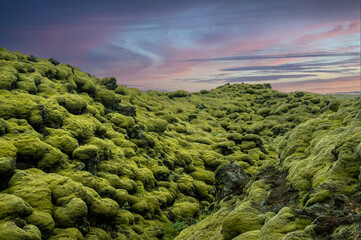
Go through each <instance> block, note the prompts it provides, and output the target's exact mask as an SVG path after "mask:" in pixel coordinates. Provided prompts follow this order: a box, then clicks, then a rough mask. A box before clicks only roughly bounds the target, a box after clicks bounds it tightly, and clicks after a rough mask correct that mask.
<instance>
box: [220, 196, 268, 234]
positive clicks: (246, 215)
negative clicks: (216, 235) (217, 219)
mask: <svg viewBox="0 0 361 240" xmlns="http://www.w3.org/2000/svg"><path fill="white" fill-rule="evenodd" d="M259 214H260V212H259V211H258V210H256V209H254V208H253V207H252V204H251V203H250V202H245V203H243V204H241V205H240V206H238V207H237V208H236V209H235V210H233V211H232V212H231V213H230V214H229V215H228V216H227V218H226V219H225V220H224V221H223V224H222V227H223V237H224V239H226V240H227V239H233V238H234V237H236V236H238V235H239V234H242V233H245V232H248V231H253V230H259V229H261V227H262V223H261V222H260V220H259V219H258V215H259Z"/></svg>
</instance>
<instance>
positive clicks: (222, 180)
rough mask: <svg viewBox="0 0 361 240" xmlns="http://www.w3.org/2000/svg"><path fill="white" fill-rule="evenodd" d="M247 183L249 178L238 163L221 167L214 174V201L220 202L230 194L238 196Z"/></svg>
mask: <svg viewBox="0 0 361 240" xmlns="http://www.w3.org/2000/svg"><path fill="white" fill-rule="evenodd" d="M249 181H250V177H249V176H248V175H247V174H246V173H245V171H243V169H242V167H241V166H240V165H239V164H238V163H236V162H232V163H230V164H228V165H225V166H222V167H221V168H220V169H218V170H217V171H216V173H215V181H214V185H215V187H216V199H217V200H218V201H220V200H221V199H223V198H225V197H227V196H229V195H231V194H240V193H241V192H242V189H243V188H244V187H245V186H246V185H247V183H248V182H249Z"/></svg>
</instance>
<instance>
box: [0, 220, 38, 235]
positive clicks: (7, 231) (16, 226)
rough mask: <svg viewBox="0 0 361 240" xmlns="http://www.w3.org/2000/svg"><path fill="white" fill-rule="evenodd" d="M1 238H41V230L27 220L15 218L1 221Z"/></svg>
mask: <svg viewBox="0 0 361 240" xmlns="http://www.w3.org/2000/svg"><path fill="white" fill-rule="evenodd" d="M0 239H1V240H41V232H40V230H39V229H38V228H37V227H36V226H34V225H31V224H26V222H25V221H23V220H21V219H19V220H13V221H4V222H0Z"/></svg>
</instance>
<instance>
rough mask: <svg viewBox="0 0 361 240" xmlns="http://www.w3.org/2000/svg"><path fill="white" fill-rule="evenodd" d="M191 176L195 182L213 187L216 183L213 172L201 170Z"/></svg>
mask: <svg viewBox="0 0 361 240" xmlns="http://www.w3.org/2000/svg"><path fill="white" fill-rule="evenodd" d="M189 175H191V176H192V178H194V179H195V180H199V181H202V182H205V183H207V184H209V185H213V183H214V172H211V171H207V170H201V169H199V170H197V171H194V172H191V173H190V174H189Z"/></svg>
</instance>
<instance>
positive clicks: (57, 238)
mask: <svg viewBox="0 0 361 240" xmlns="http://www.w3.org/2000/svg"><path fill="white" fill-rule="evenodd" d="M65 239H74V240H84V237H83V235H82V234H81V232H80V231H79V230H78V229H77V228H55V229H54V233H53V234H52V236H51V237H50V238H49V240H65Z"/></svg>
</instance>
